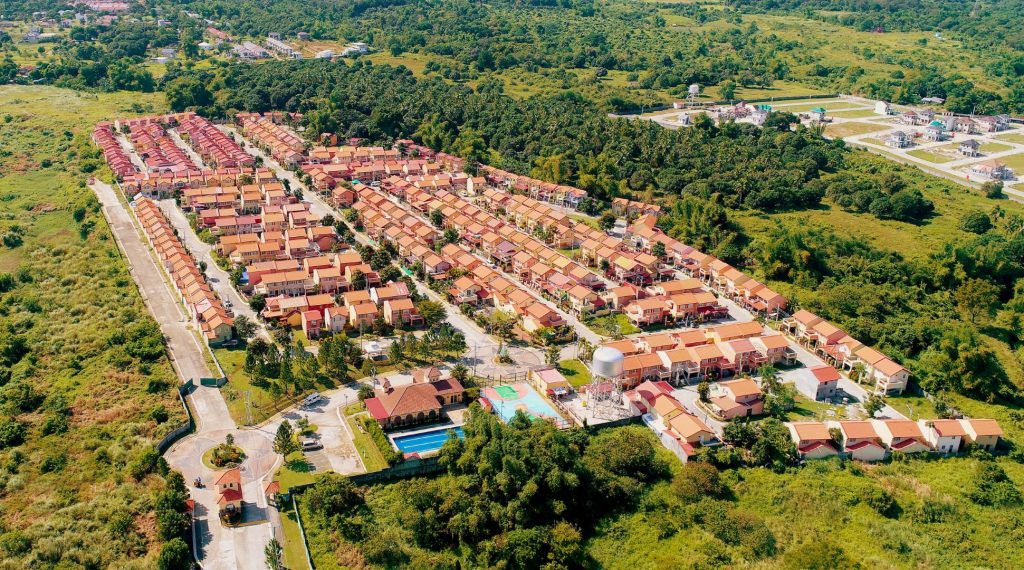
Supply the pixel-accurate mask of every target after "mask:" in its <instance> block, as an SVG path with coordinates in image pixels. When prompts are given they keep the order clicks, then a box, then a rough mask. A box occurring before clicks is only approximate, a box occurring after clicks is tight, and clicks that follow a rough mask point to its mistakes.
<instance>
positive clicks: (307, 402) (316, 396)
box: [302, 392, 324, 407]
mask: <svg viewBox="0 0 1024 570" xmlns="http://www.w3.org/2000/svg"><path fill="white" fill-rule="evenodd" d="M323 399H324V397H323V396H321V395H320V392H313V393H312V394H310V395H308V396H306V397H305V398H304V399H303V400H302V405H303V406H304V407H305V406H312V405H313V404H315V403H317V402H319V401H320V400H323Z"/></svg>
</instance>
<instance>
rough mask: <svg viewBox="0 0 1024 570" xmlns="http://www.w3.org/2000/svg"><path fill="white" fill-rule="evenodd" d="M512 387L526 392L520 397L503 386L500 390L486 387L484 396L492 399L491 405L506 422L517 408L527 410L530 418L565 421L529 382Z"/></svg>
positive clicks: (514, 413)
mask: <svg viewBox="0 0 1024 570" xmlns="http://www.w3.org/2000/svg"><path fill="white" fill-rule="evenodd" d="M510 388H512V389H513V390H516V391H518V392H520V393H524V392H525V394H524V395H523V396H522V397H518V395H516V396H513V395H512V394H511V392H512V391H513V390H510V389H508V388H502V387H499V389H498V390H495V389H494V388H485V389H484V396H486V397H487V399H488V400H490V401H491V405H493V406H494V411H495V412H497V413H498V416H499V417H501V419H502V420H504V421H505V423H508V422H509V421H510V420H511V419H512V417H513V416H515V415H516V411H517V410H522V411H524V412H526V415H527V416H529V417H530V419H534V420H536V419H538V418H550V419H553V420H555V422H556V423H558V422H559V421H564V420H563V419H562V416H560V415H559V414H558V412H556V411H555V409H554V408H552V407H551V404H548V403H547V401H545V400H544V398H543V397H541V395H540V394H538V393H537V392H536V390H534V389H533V388H531V387H530V386H529V385H528V384H525V383H517V384H513V385H512V386H511V387H510Z"/></svg>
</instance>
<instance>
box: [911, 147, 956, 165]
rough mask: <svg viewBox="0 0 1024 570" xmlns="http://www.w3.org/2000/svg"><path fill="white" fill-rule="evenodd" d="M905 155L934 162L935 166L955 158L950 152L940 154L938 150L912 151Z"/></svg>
mask: <svg viewBox="0 0 1024 570" xmlns="http://www.w3.org/2000/svg"><path fill="white" fill-rule="evenodd" d="M907 154H908V155H910V156H913V157H916V158H920V159H921V160H927V161H928V162H934V163H936V164H942V163H943V162H952V161H954V160H956V158H957V157H956V156H955V155H954V154H953V153H952V152H948V151H946V152H942V151H941V150H940V149H931V150H929V149H919V150H912V151H909V152H907Z"/></svg>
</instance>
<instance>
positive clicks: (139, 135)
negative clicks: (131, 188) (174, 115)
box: [128, 122, 199, 172]
mask: <svg viewBox="0 0 1024 570" xmlns="http://www.w3.org/2000/svg"><path fill="white" fill-rule="evenodd" d="M128 140H129V141H131V143H132V146H133V147H134V148H135V152H136V153H137V154H138V155H139V157H140V158H141V159H142V162H143V163H144V164H145V165H146V169H147V170H149V171H150V172H186V171H189V170H198V169H199V166H198V165H196V163H195V162H193V161H192V159H191V158H190V157H189V155H188V153H187V152H185V150H184V149H182V148H181V147H179V146H178V145H177V143H175V142H174V139H172V138H171V137H170V135H168V134H167V126H166V125H164V124H162V123H159V122H147V123H137V124H133V125H131V126H130V127H129V131H128Z"/></svg>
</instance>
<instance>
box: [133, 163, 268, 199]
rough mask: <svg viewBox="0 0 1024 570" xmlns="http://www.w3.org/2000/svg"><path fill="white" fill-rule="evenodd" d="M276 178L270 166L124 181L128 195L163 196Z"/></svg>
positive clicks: (146, 175)
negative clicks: (189, 190)
mask: <svg viewBox="0 0 1024 570" xmlns="http://www.w3.org/2000/svg"><path fill="white" fill-rule="evenodd" d="M276 181H277V176H276V175H275V174H274V172H273V171H271V170H270V169H268V168H203V169H196V170H189V171H186V172H152V173H151V172H137V173H135V174H130V175H128V176H125V177H124V178H123V179H122V180H121V183H120V184H121V188H122V189H123V190H124V192H125V194H127V195H128V196H134V195H136V194H142V195H143V196H146V197H147V198H155V199H163V198H169V197H172V196H175V195H176V194H179V193H182V192H184V191H185V190H186V189H195V188H240V187H242V186H246V185H250V184H269V183H271V182H276ZM282 188H283V186H282Z"/></svg>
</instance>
